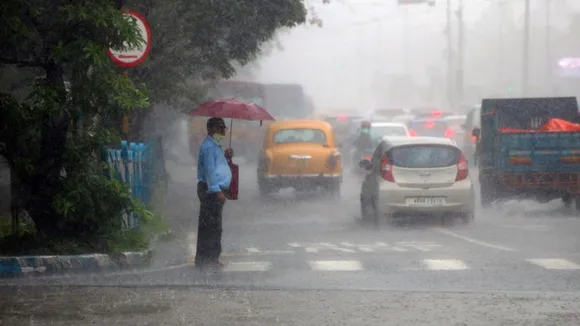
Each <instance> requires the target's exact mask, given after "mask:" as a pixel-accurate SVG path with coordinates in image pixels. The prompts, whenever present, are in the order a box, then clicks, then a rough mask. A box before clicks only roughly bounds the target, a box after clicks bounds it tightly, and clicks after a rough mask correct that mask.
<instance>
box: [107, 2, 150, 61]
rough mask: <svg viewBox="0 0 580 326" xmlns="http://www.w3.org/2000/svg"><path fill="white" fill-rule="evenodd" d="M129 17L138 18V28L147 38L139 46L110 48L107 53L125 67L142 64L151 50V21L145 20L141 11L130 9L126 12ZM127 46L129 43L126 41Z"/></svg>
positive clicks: (142, 35)
mask: <svg viewBox="0 0 580 326" xmlns="http://www.w3.org/2000/svg"><path fill="white" fill-rule="evenodd" d="M124 14H125V15H126V16H127V18H131V17H132V18H135V19H136V20H137V30H138V31H139V34H140V36H141V38H142V39H143V40H145V43H144V44H141V45H140V46H137V47H136V48H132V49H127V50H122V51H119V50H113V49H109V50H108V51H107V54H108V55H109V57H110V58H111V60H113V62H114V63H116V64H117V65H118V66H120V67H123V68H132V67H136V66H138V65H140V64H141V63H143V61H145V58H147V55H148V54H149V51H151V28H150V27H149V23H147V20H145V17H143V16H142V15H141V14H140V13H138V12H136V11H133V10H130V11H125V13H124ZM125 47H127V44H126V43H125Z"/></svg>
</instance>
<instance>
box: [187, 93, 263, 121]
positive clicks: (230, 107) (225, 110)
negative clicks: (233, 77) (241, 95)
mask: <svg viewBox="0 0 580 326" xmlns="http://www.w3.org/2000/svg"><path fill="white" fill-rule="evenodd" d="M190 115H192V116H202V117H216V118H224V119H240V120H250V121H258V120H274V118H273V117H272V116H271V115H270V114H269V113H268V112H267V111H266V110H265V109H264V108H262V107H261V106H259V105H257V104H255V103H251V102H243V101H240V100H237V99H234V98H232V99H225V100H215V101H209V102H206V103H203V104H201V105H200V106H198V107H197V108H196V109H195V110H193V111H191V112H190Z"/></svg>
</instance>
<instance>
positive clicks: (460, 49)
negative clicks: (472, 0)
mask: <svg viewBox="0 0 580 326" xmlns="http://www.w3.org/2000/svg"><path fill="white" fill-rule="evenodd" d="M464 29H465V23H464V20H463V0H459V8H458V9H457V94H456V99H457V103H456V106H460V105H462V104H463V87H464V85H463V78H464V73H465V71H464V62H465V58H464V53H465V38H464Z"/></svg>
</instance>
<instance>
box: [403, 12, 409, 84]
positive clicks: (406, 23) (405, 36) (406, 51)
mask: <svg viewBox="0 0 580 326" xmlns="http://www.w3.org/2000/svg"><path fill="white" fill-rule="evenodd" d="M403 42H404V44H403V49H404V54H405V58H404V60H405V75H406V76H408V75H409V10H408V9H407V8H403Z"/></svg>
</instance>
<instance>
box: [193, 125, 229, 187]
mask: <svg viewBox="0 0 580 326" xmlns="http://www.w3.org/2000/svg"><path fill="white" fill-rule="evenodd" d="M197 180H198V181H202V182H205V183H207V187H208V190H207V192H208V193H216V192H220V191H221V189H220V187H221V188H228V187H229V186H230V182H231V181H232V171H231V170H230V166H229V165H228V161H227V160H226V156H225V155H224V151H223V150H222V147H221V146H220V144H219V143H218V142H217V141H216V140H215V139H213V137H209V136H208V137H207V138H206V139H205V140H204V141H203V143H202V144H201V147H200V148H199V156H198V158H197Z"/></svg>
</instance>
